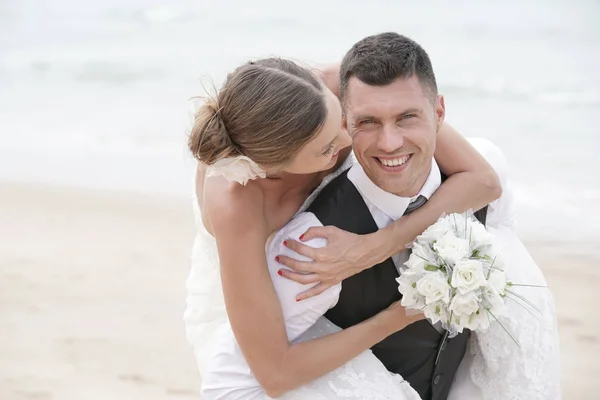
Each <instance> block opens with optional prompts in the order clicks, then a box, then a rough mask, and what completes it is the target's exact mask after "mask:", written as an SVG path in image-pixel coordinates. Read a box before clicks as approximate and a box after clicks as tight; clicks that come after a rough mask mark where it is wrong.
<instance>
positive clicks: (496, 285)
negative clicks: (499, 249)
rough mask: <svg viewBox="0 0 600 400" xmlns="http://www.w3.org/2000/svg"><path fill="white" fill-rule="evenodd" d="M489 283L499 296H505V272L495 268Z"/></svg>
mask: <svg viewBox="0 0 600 400" xmlns="http://www.w3.org/2000/svg"><path fill="white" fill-rule="evenodd" d="M487 281H488V282H487V284H488V286H489V287H491V288H492V289H494V291H495V292H496V293H498V294H499V295H501V296H504V291H505V290H506V273H505V272H504V271H500V270H498V269H495V268H493V269H492V272H490V276H489V277H488V280H487Z"/></svg>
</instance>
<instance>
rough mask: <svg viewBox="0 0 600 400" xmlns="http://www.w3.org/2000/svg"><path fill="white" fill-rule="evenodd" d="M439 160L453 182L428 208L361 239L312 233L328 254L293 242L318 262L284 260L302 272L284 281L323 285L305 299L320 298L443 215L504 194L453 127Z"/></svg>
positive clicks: (443, 138)
mask: <svg viewBox="0 0 600 400" xmlns="http://www.w3.org/2000/svg"><path fill="white" fill-rule="evenodd" d="M435 160H436V161H437V163H438V165H439V167H440V169H441V171H442V172H443V173H444V174H446V175H447V176H449V178H448V179H447V180H446V181H445V182H444V183H443V184H442V185H441V186H440V188H439V189H438V190H437V191H436V192H435V193H434V195H433V196H432V197H431V199H430V200H429V201H428V202H427V203H425V205H424V206H423V207H421V208H420V209H418V210H416V211H415V212H413V213H411V214H409V215H407V216H404V217H402V218H400V219H398V220H397V221H395V222H394V223H393V224H390V225H389V226H388V227H386V228H384V229H381V230H379V231H377V232H375V233H372V234H369V235H356V234H353V233H349V232H344V231H342V230H340V229H338V228H335V227H329V226H328V227H316V228H311V229H310V230H308V231H307V232H306V234H305V235H304V236H303V238H302V240H303V241H306V240H310V239H312V238H315V237H321V238H325V239H327V247H326V248H323V249H313V248H311V247H308V246H304V245H303V244H301V243H299V242H296V241H288V242H287V244H288V247H290V248H291V249H292V250H294V251H296V252H297V253H300V254H302V255H305V256H307V257H309V258H311V259H313V260H314V262H301V261H297V260H294V259H291V258H288V257H283V258H282V259H281V262H282V264H284V265H286V266H288V267H290V268H291V269H293V270H294V271H296V272H293V271H290V270H287V269H282V274H283V276H285V277H286V278H289V279H292V280H295V281H297V282H301V283H304V284H308V283H317V282H320V283H319V284H318V285H316V286H315V287H314V288H312V289H310V290H309V291H307V292H306V293H303V294H302V295H301V296H300V297H299V299H305V298H308V297H311V296H314V295H317V294H319V293H321V292H322V291H323V290H326V289H328V288H329V287H331V286H333V285H335V284H337V283H338V282H341V281H342V280H343V279H345V278H347V277H349V276H352V275H355V274H357V273H358V272H360V271H362V270H364V269H366V268H370V267H371V266H373V265H376V264H378V263H380V262H382V261H383V260H385V259H387V258H388V257H391V256H392V255H394V254H396V253H398V252H401V251H403V250H405V249H406V246H407V245H408V244H410V243H411V242H412V241H413V240H414V239H415V238H416V237H417V235H419V234H421V233H422V232H423V231H424V230H425V229H427V227H429V226H430V225H431V224H433V223H434V222H435V221H436V220H437V219H438V218H439V217H440V216H441V215H442V214H444V213H446V214H449V213H453V212H463V211H465V210H468V209H473V210H479V209H480V208H483V207H484V206H485V205H487V204H488V203H490V202H492V201H494V200H496V199H497V198H499V197H500V195H501V194H502V188H501V185H500V181H499V179H498V176H497V174H496V173H495V171H494V169H493V168H492V167H491V166H490V164H488V163H487V161H486V160H485V159H484V158H483V157H482V156H481V155H480V154H479V152H478V151H477V150H476V149H475V148H474V147H473V146H471V144H469V142H468V141H467V140H466V139H464V138H463V137H462V136H461V135H460V133H458V132H457V131H456V130H454V129H453V128H452V127H450V126H449V125H447V124H444V125H443V126H442V128H441V129H440V132H439V135H438V139H437V144H436V150H435Z"/></svg>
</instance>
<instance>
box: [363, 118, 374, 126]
mask: <svg viewBox="0 0 600 400" xmlns="http://www.w3.org/2000/svg"><path fill="white" fill-rule="evenodd" d="M374 123H375V120H374V119H373V118H367V119H363V120H361V121H360V122H359V124H360V125H368V124H374Z"/></svg>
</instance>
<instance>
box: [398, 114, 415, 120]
mask: <svg viewBox="0 0 600 400" xmlns="http://www.w3.org/2000/svg"><path fill="white" fill-rule="evenodd" d="M416 116H417V114H404V115H401V116H400V118H398V120H399V121H403V120H406V119H410V118H415V117H416Z"/></svg>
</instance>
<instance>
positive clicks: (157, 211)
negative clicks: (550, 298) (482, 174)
mask: <svg viewBox="0 0 600 400" xmlns="http://www.w3.org/2000/svg"><path fill="white" fill-rule="evenodd" d="M193 236H194V228H193V221H192V215H191V203H190V202H186V201H181V200H174V199H170V198H158V197H144V196H140V195H129V194H122V193H111V192H95V191H84V190H76V189H62V188H56V187H42V186H33V185H12V184H10V185H8V184H3V185H0V399H1V400H21V399H54V400H95V399H102V400H106V399H128V400H136V399H144V400H154V399H192V398H199V397H198V385H199V378H198V374H197V371H196V366H195V363H194V360H193V357H192V352H191V350H190V348H189V346H188V344H187V342H186V339H185V334H184V327H183V323H182V313H183V309H184V305H185V288H184V283H185V278H186V275H187V272H188V267H189V266H188V264H189V255H190V249H191V244H192V241H193ZM527 245H528V247H529V249H530V250H531V252H532V254H533V255H534V257H535V258H536V259H537V260H538V262H539V263H540V265H541V266H542V268H543V270H544V271H545V273H546V277H547V279H548V281H549V284H550V286H551V289H552V291H553V293H554V295H555V298H556V302H557V307H558V312H559V322H560V334H561V352H562V357H563V388H564V398H565V399H569V400H570V399H593V398H596V396H597V392H598V390H599V388H600V384H598V380H597V375H598V373H600V367H599V365H600V362H599V361H598V355H600V333H599V328H600V314H599V313H598V312H597V304H599V303H600V290H598V289H597V287H596V284H597V283H600V268H598V261H599V260H600V259H599V258H592V257H590V256H583V255H574V254H570V253H569V251H568V249H567V248H561V247H560V246H559V244H558V243H548V242H546V243H535V242H528V243H527Z"/></svg>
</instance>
